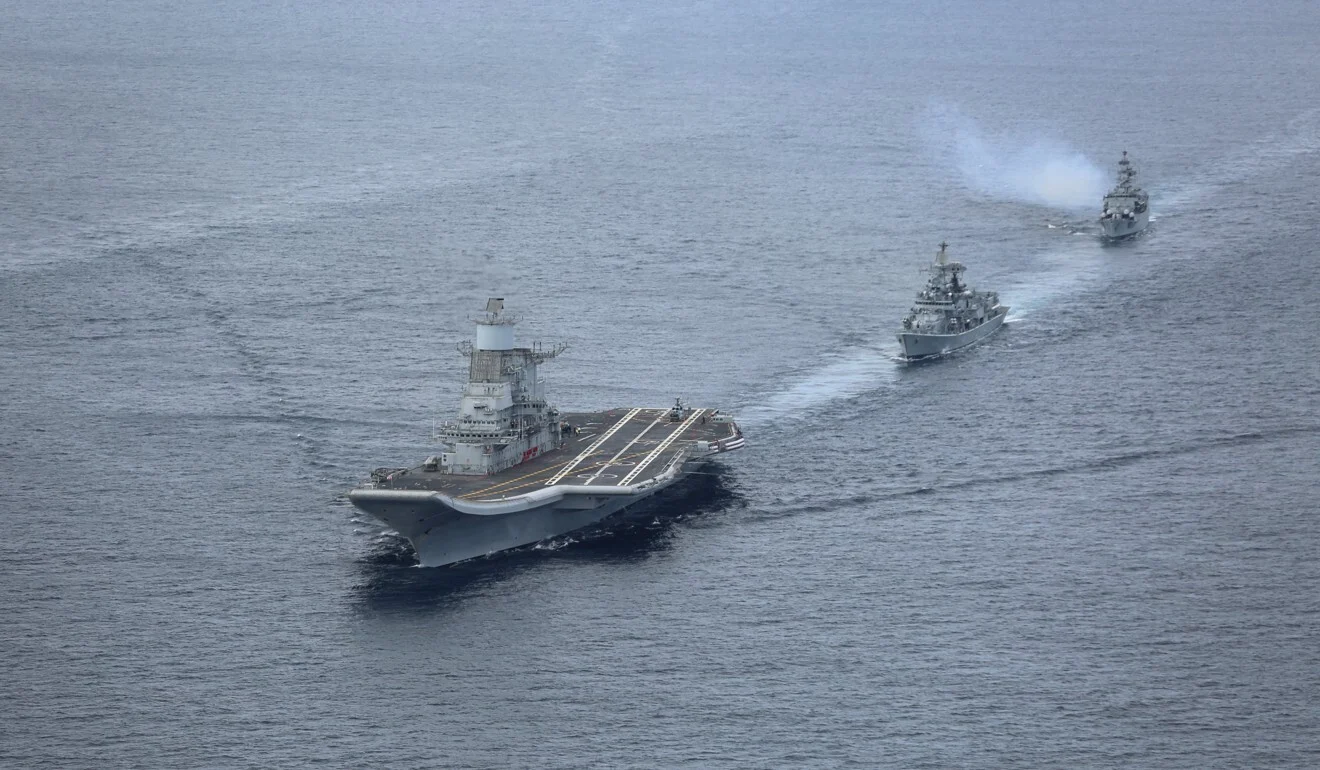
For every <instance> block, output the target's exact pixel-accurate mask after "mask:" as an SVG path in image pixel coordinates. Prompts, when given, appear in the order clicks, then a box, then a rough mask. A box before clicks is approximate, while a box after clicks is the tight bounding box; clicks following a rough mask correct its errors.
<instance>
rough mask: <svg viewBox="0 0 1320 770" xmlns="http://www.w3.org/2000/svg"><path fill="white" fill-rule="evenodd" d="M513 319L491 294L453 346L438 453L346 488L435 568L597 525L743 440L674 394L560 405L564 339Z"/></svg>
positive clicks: (722, 419) (729, 422) (721, 418)
mask: <svg viewBox="0 0 1320 770" xmlns="http://www.w3.org/2000/svg"><path fill="white" fill-rule="evenodd" d="M514 324H515V319H514V318H513V317H512V316H511V315H510V314H508V313H506V312H505V310H504V300H503V299H501V298H492V299H490V300H489V301H487V303H486V310H485V312H484V313H483V314H482V315H481V316H480V317H479V318H478V319H476V326H477V334H476V341H475V342H466V343H463V344H461V345H459V352H460V353H462V354H463V355H464V356H466V357H467V359H468V384H467V387H466V389H465V390H464V393H463V397H462V399H461V400H460V404H459V410H458V416H457V418H456V419H455V420H453V421H451V422H447V423H445V424H443V425H442V426H441V427H440V428H439V429H438V430H437V434H436V438H437V439H438V440H439V442H440V443H441V444H442V445H443V451H441V452H440V453H439V454H436V455H432V456H430V457H427V458H426V459H425V461H423V462H422V463H421V464H420V465H418V466H416V467H411V468H380V469H377V470H376V471H374V472H373V473H372V480H371V482H370V483H369V484H366V485H364V486H362V487H359V488H357V489H354V490H352V491H351V492H350V493H349V499H350V500H351V501H352V503H353V505H355V506H357V507H358V508H361V509H362V510H364V511H366V512H368V513H370V514H371V515H373V516H375V517H376V518H377V519H380V520H381V521H382V522H384V523H385V524H387V525H388V526H390V527H391V528H392V529H394V530H395V531H396V532H398V533H399V534H400V535H402V536H403V537H406V538H407V539H408V540H409V541H410V542H411V543H412V545H413V548H414V549H415V550H416V552H417V558H418V560H419V561H420V562H421V564H422V565H423V566H427V567H436V566H441V565H445V564H451V563H453V562H458V561H463V560H465V559H471V558H473V557H477V556H484V555H487V554H491V553H495V552H498V551H503V550H506V549H509V548H516V547H518V546H523V545H529V544H531V543H536V542H539V541H541V540H545V539H547V538H552V537H555V536H558V535H563V534H566V533H568V532H572V531H574V530H577V529H581V528H583V527H586V526H589V525H591V524H595V523H596V522H599V521H600V520H602V519H604V518H606V517H608V516H610V515H612V514H614V513H617V512H619V511H621V510H623V509H624V508H627V507H628V506H630V505H633V504H634V503H637V502H639V501H641V500H644V499H646V498H648V497H650V496H651V495H654V494H655V493H657V492H659V491H661V490H663V489H666V488H667V487H669V486H671V485H673V484H674V483H676V482H678V481H679V480H681V479H682V478H684V477H685V476H686V475H688V474H689V473H691V472H692V471H694V470H696V469H697V468H699V467H700V466H702V465H703V464H705V463H706V462H707V461H709V460H710V459H711V458H712V457H714V456H716V455H718V454H722V453H724V452H728V451H731V450H734V449H738V448H740V447H742V446H743V436H742V431H741V430H740V429H739V427H738V424H737V423H736V422H735V421H734V420H733V418H732V417H731V416H729V415H726V414H723V413H721V412H719V411H718V410H711V409H702V408H692V407H688V406H684V405H683V404H682V402H681V401H676V402H675V404H674V405H673V406H668V407H658V408H641V407H637V408H630V409H623V408H620V409H611V410H608V411H603V412H581V413H561V412H560V411H559V410H558V409H556V408H555V407H553V406H551V405H550V404H549V403H548V402H547V401H546V395H545V382H544V380H542V379H540V378H539V377H538V375H537V367H538V365H540V364H543V363H545V362H546V361H549V360H550V359H552V358H555V357H556V356H558V355H559V354H560V353H562V352H563V351H564V350H565V346H563V345H559V346H555V347H549V348H547V347H542V346H541V345H539V344H536V345H532V346H531V347H516V346H515V343H514Z"/></svg>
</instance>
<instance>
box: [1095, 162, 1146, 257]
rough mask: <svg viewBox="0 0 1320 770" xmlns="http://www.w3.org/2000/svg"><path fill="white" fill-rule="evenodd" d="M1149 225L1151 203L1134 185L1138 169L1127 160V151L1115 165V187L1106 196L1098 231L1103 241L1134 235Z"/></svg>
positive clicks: (1143, 192) (1138, 187)
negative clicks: (1116, 165) (1104, 238)
mask: <svg viewBox="0 0 1320 770" xmlns="http://www.w3.org/2000/svg"><path fill="white" fill-rule="evenodd" d="M1148 224H1150V200H1149V197H1148V196H1147V195H1146V191H1145V190H1143V189H1141V187H1140V186H1138V185H1137V170H1136V169H1135V168H1133V167H1132V161H1130V160H1128V156H1127V151H1126V150H1124V151H1123V158H1122V160H1120V161H1119V162H1118V184H1116V185H1114V189H1112V190H1110V191H1109V194H1108V195H1106V196H1105V202H1104V208H1103V209H1101V212H1100V228H1101V229H1102V230H1103V231H1104V233H1105V237H1106V238H1113V239H1117V238H1126V237H1128V236H1129V235H1136V234H1137V233H1139V232H1141V231H1142V230H1145V229H1146V225H1148Z"/></svg>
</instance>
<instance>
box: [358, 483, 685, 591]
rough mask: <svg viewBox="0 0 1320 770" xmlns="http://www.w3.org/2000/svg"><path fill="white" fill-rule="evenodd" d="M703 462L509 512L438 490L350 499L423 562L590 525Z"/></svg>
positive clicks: (451, 559)
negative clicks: (464, 505) (465, 506)
mask: <svg viewBox="0 0 1320 770" xmlns="http://www.w3.org/2000/svg"><path fill="white" fill-rule="evenodd" d="M703 464H704V460H692V461H689V462H687V463H685V464H684V467H683V470H682V472H681V473H679V474H675V475H674V477H673V478H672V479H669V480H667V481H664V482H661V483H656V484H652V485H649V486H647V487H646V488H644V489H636V490H634V491H631V492H630V493H627V494H617V493H613V492H610V490H611V489H614V490H617V489H618V488H611V487H582V488H580V489H583V490H584V491H583V492H569V493H567V494H563V495H562V496H561V497H560V498H559V499H556V500H554V501H552V502H547V503H546V504H544V505H540V506H537V507H524V508H523V509H522V510H513V511H509V512H495V511H493V512H474V511H468V512H464V511H460V510H457V509H456V508H455V507H454V506H453V505H450V504H449V503H448V501H447V498H445V497H444V496H443V495H440V494H438V493H410V494H408V493H395V494H389V493H378V494H372V493H367V494H362V493H361V492H359V491H357V490H355V491H354V493H353V494H352V500H353V504H354V505H355V506H357V507H358V508H361V509H362V510H364V511H366V512H368V513H370V514H371V515H372V516H374V517H376V518H377V519H379V520H380V521H382V522H384V523H385V524H387V525H388V526H389V527H391V528H392V529H394V530H395V531H396V532H398V533H399V534H400V535H402V536H403V537H406V538H408V541H409V542H411V543H412V545H413V548H414V549H415V550H416V551H417V558H418V560H419V561H420V562H421V566H423V567H441V566H444V565H446V564H453V563H455V562H460V561H464V560H466V559H472V558H475V557H478V556H486V555H489V554H492V553H497V552H499V551H506V550H508V549H510V548H518V547H520V546H525V545H531V544H533V543H538V542H540V541H542V540H547V539H549V538H553V537H558V536H560V535H566V534H568V533H570V532H573V531H575V530H579V529H582V528H583V527H588V526H591V525H592V524H596V523H597V522H600V521H601V520H603V519H605V518H608V517H609V516H612V515H614V514H616V513H619V512H620V511H622V510H624V509H625V508H628V507H630V506H633V505H636V504H637V503H640V502H642V501H643V500H645V499H647V498H649V497H651V496H652V495H654V494H655V493H657V492H659V491H661V490H662V489H665V488H667V487H669V486H671V485H673V484H674V483H677V482H678V481H680V480H681V479H683V478H685V477H686V476H687V475H688V474H689V473H691V472H692V471H693V470H696V469H697V468H698V467H699V466H700V465H703Z"/></svg>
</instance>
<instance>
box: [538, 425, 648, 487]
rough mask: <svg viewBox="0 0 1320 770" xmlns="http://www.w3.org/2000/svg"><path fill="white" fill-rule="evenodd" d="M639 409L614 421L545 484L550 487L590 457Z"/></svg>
mask: <svg viewBox="0 0 1320 770" xmlns="http://www.w3.org/2000/svg"><path fill="white" fill-rule="evenodd" d="M640 411H642V410H641V409H640V408H639V409H633V410H631V411H630V412H628V413H627V414H625V415H624V416H623V419H622V420H619V421H618V422H616V423H614V425H613V426H611V427H610V429H609V430H607V431H605V432H604V433H602V434H600V438H598V439H596V440H595V441H593V442H591V446H589V447H587V448H586V449H584V450H582V454H580V455H578V456H577V457H574V458H573V460H572V461H571V462H569V464H568V465H565V466H564V467H563V468H562V469H561V470H560V471H559V472H558V473H556V474H555V475H553V476H551V477H550V480H549V481H547V482H545V485H546V486H547V487H552V486H554V485H555V484H558V483H559V482H560V481H562V480H563V479H564V477H565V476H567V475H568V474H569V473H570V472H572V470H573V469H574V468H576V467H578V465H579V464H580V463H581V462H582V461H583V460H585V459H587V458H588V457H590V456H591V453H592V452H595V451H596V450H597V449H598V448H600V445H601V444H604V443H605V442H606V441H609V440H610V437H611V436H613V435H614V434H615V433H617V432H618V431H619V428H622V427H623V426H625V425H627V424H628V421H629V420H631V419H632V418H633V417H635V416H636V415H637V413H638V412H640Z"/></svg>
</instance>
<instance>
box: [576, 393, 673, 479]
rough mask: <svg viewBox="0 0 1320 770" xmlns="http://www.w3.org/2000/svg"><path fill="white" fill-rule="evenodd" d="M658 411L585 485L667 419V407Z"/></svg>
mask: <svg viewBox="0 0 1320 770" xmlns="http://www.w3.org/2000/svg"><path fill="white" fill-rule="evenodd" d="M656 411H658V412H659V414H657V415H656V416H655V419H654V420H652V421H651V424H650V425H647V426H646V427H645V428H643V429H642V432H641V433H638V434H637V435H636V436H633V440H632V441H629V442H628V443H627V444H624V445H623V449H620V450H619V451H617V452H615V453H614V456H613V457H611V458H610V459H609V461H608V462H606V463H605V464H604V465H602V466H600V470H598V471H596V475H595V476H592V477H591V478H589V479H587V480H586V481H584V482H582V485H583V486H586V485H588V484H590V483H591V482H593V481H595V480H596V478H597V477H599V476H600V474H602V473H604V472H605V469H606V468H608V467H610V466H611V465H613V464H614V462H615V461H616V460H618V459H619V458H620V457H622V456H623V453H624V452H627V451H628V450H629V449H632V446H633V444H636V443H637V440H638V439H640V438H641V437H642V436H645V435H646V434H647V433H648V432H649V431H650V430H651V429H652V428H654V427H655V426H656V425H659V424H660V421H661V420H663V419H665V414H667V410H665V409H658V410H656Z"/></svg>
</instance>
